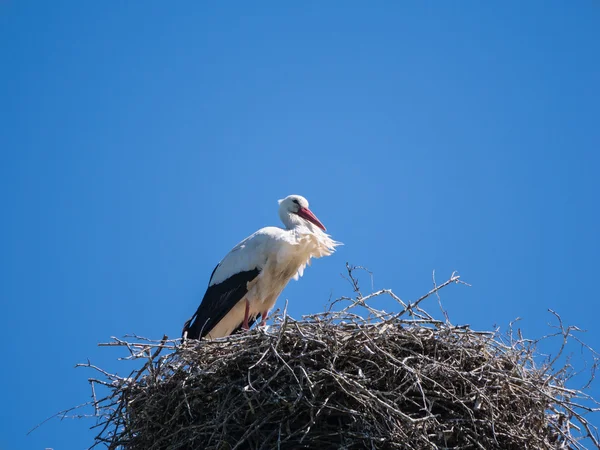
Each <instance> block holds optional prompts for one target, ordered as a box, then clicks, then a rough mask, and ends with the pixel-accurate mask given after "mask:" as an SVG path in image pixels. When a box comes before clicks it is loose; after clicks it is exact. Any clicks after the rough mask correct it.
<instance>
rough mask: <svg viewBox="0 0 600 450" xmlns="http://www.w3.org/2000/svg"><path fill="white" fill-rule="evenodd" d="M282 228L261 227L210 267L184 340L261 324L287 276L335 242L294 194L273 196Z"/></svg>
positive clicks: (295, 273)
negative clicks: (275, 199)
mask: <svg viewBox="0 0 600 450" xmlns="http://www.w3.org/2000/svg"><path fill="white" fill-rule="evenodd" d="M279 217H280V218H281V221H282V222H283V224H284V225H285V229H281V228H277V227H266V228H261V229H260V230H258V231H257V232H256V233H254V234H253V235H251V236H249V237H247V238H246V239H244V240H243V241H242V242H240V243H239V244H238V245H236V246H235V247H234V248H233V250H231V251H230V252H229V253H228V254H227V256H225V258H223V260H222V261H221V262H220V263H219V264H218V265H217V267H215V270H214V271H213V273H212V275H211V277H210V281H209V283H208V289H207V290H206V293H205V294H204V298H203V299H202V302H201V303H200V306H199V307H198V310H197V311H196V313H195V314H194V315H193V316H192V318H191V319H190V320H188V321H187V322H186V323H185V324H184V326H183V332H182V336H183V338H186V337H187V338H188V339H200V338H201V337H205V336H206V337H207V338H208V339H214V338H218V337H223V336H229V335H230V334H232V333H234V332H236V331H238V330H239V329H240V328H244V329H246V330H247V329H249V328H250V326H252V324H253V323H254V321H255V320H256V318H257V317H258V315H260V316H261V319H262V320H261V323H260V325H261V326H264V325H265V322H266V320H267V315H268V313H269V311H270V309H271V308H272V307H273V305H275V302H276V301H277V297H279V294H281V291H283V288H285V286H286V285H287V284H288V282H289V281H290V279H292V278H294V279H295V280H297V279H298V277H301V276H302V274H303V272H304V268H305V267H306V265H307V264H308V265H310V259H311V258H320V257H322V256H328V255H330V254H331V253H333V252H334V249H335V247H336V246H337V245H340V243H339V242H336V241H334V240H333V239H331V238H330V237H329V235H327V234H325V233H324V231H325V227H324V226H323V224H322V223H321V222H320V221H319V219H317V217H316V216H315V215H314V214H313V213H312V212H311V210H310V209H308V201H307V200H306V199H305V198H304V197H302V196H300V195H290V196H288V197H286V198H284V199H283V200H279Z"/></svg>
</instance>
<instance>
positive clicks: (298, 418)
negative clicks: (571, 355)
mask: <svg viewBox="0 0 600 450" xmlns="http://www.w3.org/2000/svg"><path fill="white" fill-rule="evenodd" d="M349 275H350V277H351V280H353V282H355V288H356V289H355V290H356V292H357V295H356V298H354V299H341V300H350V302H349V304H348V305H347V306H345V307H343V308H341V309H338V310H337V311H333V310H330V311H328V312H324V313H320V314H313V315H309V316H304V317H303V319H302V320H294V319H292V318H291V317H289V316H288V315H287V314H286V312H285V311H284V312H283V313H282V314H280V315H279V314H278V315H276V316H275V317H274V319H273V320H274V325H272V326H271V327H270V328H269V329H267V330H263V329H256V330H252V331H250V332H245V333H241V334H238V335H235V336H230V337H228V338H223V339H217V340H214V341H186V342H183V343H181V341H180V340H167V339H166V337H165V338H164V339H163V340H162V341H152V340H148V339H143V338H139V337H138V338H137V339H136V340H135V342H128V341H124V340H120V339H114V341H113V342H111V343H109V344H104V345H113V346H115V345H116V346H124V347H126V348H127V349H128V350H129V352H130V355H129V357H128V358H126V359H137V358H141V359H143V360H145V364H144V366H143V367H142V368H140V369H137V370H135V371H134V372H133V373H132V374H131V376H129V377H120V376H117V375H112V374H109V373H107V372H105V371H104V370H102V369H100V368H98V367H95V366H93V365H91V364H89V363H88V364H85V366H88V367H92V368H94V369H96V370H97V371H99V372H100V373H101V374H102V375H103V376H102V377H97V378H92V379H90V381H91V383H92V390H93V395H94V401H93V404H94V406H95V410H96V415H97V417H99V421H98V424H97V425H96V427H99V430H100V431H99V434H98V436H97V437H96V444H95V445H98V444H105V445H106V446H107V447H109V448H111V449H117V448H122V449H126V450H158V449H173V450H175V449H220V450H221V449H223V450H225V449H227V450H231V449H300V448H312V449H362V448H368V449H394V448H398V449H476V448H480V449H555V448H584V447H583V444H582V443H581V442H582V441H581V439H583V438H586V437H587V441H586V442H591V443H592V444H593V445H594V446H597V443H598V440H597V431H596V430H595V429H594V428H593V427H592V426H591V425H590V424H589V423H588V422H587V421H586V419H585V418H584V414H585V413H586V412H589V411H593V409H592V408H590V407H586V406H584V405H582V404H580V403H581V402H583V403H586V402H589V401H590V398H589V397H588V396H587V395H585V394H584V393H583V392H581V391H577V390H573V389H569V388H567V387H566V386H565V383H566V381H567V380H568V379H569V377H570V376H571V375H570V373H571V372H570V369H569V367H570V366H568V365H567V366H564V367H561V368H557V367H556V364H557V361H558V360H559V359H564V358H558V357H557V358H555V359H554V360H553V361H548V360H546V361H545V362H544V363H543V364H541V365H538V364H536V363H535V362H534V359H536V360H537V359H539V355H538V354H537V353H536V350H535V348H536V345H535V344H536V342H533V341H530V340H526V339H522V338H520V337H513V336H510V337H506V336H505V337H501V336H500V335H499V334H498V333H497V332H476V331H473V330H471V329H470V328H469V327H468V326H454V325H451V324H450V323H449V321H448V320H443V321H440V320H435V319H434V318H433V317H432V316H430V315H429V314H428V313H427V312H425V311H423V310H422V309H421V308H420V307H419V303H420V302H421V301H422V300H423V299H425V298H427V297H428V296H429V295H431V294H433V293H436V292H437V291H438V290H439V289H440V288H441V287H444V286H446V285H448V284H450V283H456V282H459V279H458V277H456V276H453V277H451V278H450V279H449V280H448V281H447V282H446V283H444V284H442V285H441V286H436V287H435V289H434V290H432V291H431V292H429V293H428V294H427V295H425V296H423V297H421V299H419V300H417V301H415V302H413V303H409V304H406V303H404V302H402V300H400V299H399V298H398V297H397V296H395V295H394V294H393V293H392V292H391V291H387V290H384V291H379V292H376V293H374V294H371V295H369V296H366V297H363V296H362V295H361V294H360V292H359V290H358V284H357V283H356V281H355V280H354V278H352V273H351V271H349ZM379 295H391V296H392V297H393V298H394V299H396V300H397V301H398V302H399V304H400V305H401V308H402V309H401V311H400V312H399V313H394V314H391V313H385V312H383V311H379V310H375V309H373V308H371V307H370V306H368V303H367V300H372V299H373V298H374V297H376V296H379ZM341 305H342V306H343V305H344V304H343V303H341ZM359 311H360V312H362V313H363V314H360V315H359V314H358V312H359ZM558 319H560V318H558ZM572 331H573V329H571V328H567V329H565V328H563V327H562V324H561V326H560V327H559V329H558V331H557V333H556V334H558V335H559V336H563V337H564V339H565V340H566V338H567V337H568V336H569V335H570V334H571V332H572ZM510 334H511V335H512V334H513V333H512V332H511V333H510ZM563 347H564V343H563ZM563 347H561V350H562V348H563ZM563 362H564V361H563ZM98 384H100V385H102V386H104V388H103V389H105V390H106V391H107V393H106V396H104V397H103V398H102V399H98V398H97V397H96V390H98ZM578 402H579V403H578Z"/></svg>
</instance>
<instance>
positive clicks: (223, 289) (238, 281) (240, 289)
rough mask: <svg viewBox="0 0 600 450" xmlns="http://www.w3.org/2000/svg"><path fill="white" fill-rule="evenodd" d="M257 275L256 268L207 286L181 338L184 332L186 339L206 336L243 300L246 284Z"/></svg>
mask: <svg viewBox="0 0 600 450" xmlns="http://www.w3.org/2000/svg"><path fill="white" fill-rule="evenodd" d="M218 268H219V266H217V267H216V268H215V270H214V271H213V277H214V274H215V272H216V271H217V269H218ZM259 273H260V270H259V269H258V268H255V269H253V270H248V271H244V272H238V273H236V274H234V275H232V276H231V277H229V278H227V279H226V280H224V281H222V282H221V283H219V284H213V285H211V286H209V287H208V289H207V290H206V293H205V294H204V298H203V299H202V303H200V306H199V307H198V310H197V311H196V313H195V314H194V315H193V316H192V318H191V319H190V320H188V321H187V322H186V323H185V324H184V325H183V332H182V336H183V335H185V333H186V332H187V337H188V339H200V338H202V337H204V336H206V335H207V334H208V333H209V332H210V330H212V329H213V328H214V327H215V325H217V324H218V323H219V322H220V321H221V319H223V317H225V315H226V314H227V313H228V312H229V311H230V310H231V308H233V307H234V306H235V305H236V304H237V303H238V302H239V301H240V300H241V299H242V298H244V295H246V293H247V292H248V289H247V283H248V282H249V281H252V280H254V279H255V278H256V277H257V276H258V274H259Z"/></svg>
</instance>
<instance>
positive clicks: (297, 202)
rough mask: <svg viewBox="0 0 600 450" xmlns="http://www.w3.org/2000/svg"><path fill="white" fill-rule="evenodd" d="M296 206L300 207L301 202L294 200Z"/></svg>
mask: <svg viewBox="0 0 600 450" xmlns="http://www.w3.org/2000/svg"><path fill="white" fill-rule="evenodd" d="M292 201H293V202H294V203H295V204H296V205H298V206H300V202H299V201H298V200H297V199H294V200H292Z"/></svg>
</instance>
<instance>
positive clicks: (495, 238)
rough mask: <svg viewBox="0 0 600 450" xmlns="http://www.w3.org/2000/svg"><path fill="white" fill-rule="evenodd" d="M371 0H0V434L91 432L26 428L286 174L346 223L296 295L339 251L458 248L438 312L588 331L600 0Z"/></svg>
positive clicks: (326, 270) (395, 264) (378, 281)
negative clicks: (455, 278) (556, 323)
mask: <svg viewBox="0 0 600 450" xmlns="http://www.w3.org/2000/svg"><path fill="white" fill-rule="evenodd" d="M370 5H371V6H367V3H366V2H358V1H344V2H327V3H325V2H274V1H265V2H259V3H256V2H252V3H250V2H235V1H234V2H229V3H228V4H227V5H224V4H220V5H217V4H216V3H213V4H211V5H208V4H207V3H206V2H177V3H176V4H173V3H171V4H168V3H166V2H158V1H144V2H120V3H119V4H116V3H114V2H113V3H112V4H110V5H109V4H108V3H106V2H75V1H70V2H67V1H52V2H42V1H37V2H35V1H19V2H17V1H15V0H4V1H2V2H0V42H1V44H0V57H1V61H2V67H3V69H2V70H1V71H0V99H1V103H2V107H1V108H0V123H1V124H2V126H0V149H1V151H0V188H1V189H0V195H1V198H0V200H1V211H2V220H1V221H0V248H1V254H2V257H1V258H0V269H1V271H0V273H1V274H2V275H1V280H0V298H1V299H2V306H3V308H2V309H3V314H2V315H1V316H0V325H1V326H2V330H3V333H4V336H5V345H4V348H3V355H2V360H3V370H1V371H0V385H1V386H3V395H2V399H3V405H4V407H3V408H2V409H1V412H0V424H1V425H0V449H1V450H4V449H7V450H8V449H10V450H21V449H43V448H46V447H49V448H54V449H56V450H58V449H60V450H70V449H82V448H86V447H87V446H88V445H89V444H91V442H92V437H93V432H92V431H89V430H88V427H89V426H90V425H92V423H91V422H84V421H75V420H73V421H68V420H67V421H63V422H59V421H53V422H50V423H48V424H46V425H44V426H43V427H42V428H40V429H38V430H37V431H36V432H34V433H33V434H32V435H30V436H25V433H26V432H27V430H28V429H29V428H31V427H33V426H34V425H36V424H37V423H38V422H40V421H41V420H43V419H44V418H46V417H47V416H49V415H51V414H53V413H54V412H56V411H59V410H61V409H64V408H68V407H70V406H73V405H75V404H79V403H82V402H84V401H86V400H88V398H89V394H90V393H89V387H88V384H87V381H86V380H87V377H88V376H90V375H91V374H90V373H88V372H86V371H85V370H83V369H77V370H75V369H74V368H73V366H74V365H75V364H76V363H78V362H84V361H85V360H86V359H87V358H90V359H91V361H92V362H94V363H96V364H98V365H100V366H102V367H105V368H107V369H109V370H116V371H119V370H121V371H122V370H123V368H122V366H121V365H120V364H119V363H118V362H116V358H117V357H118V356H121V354H120V353H119V352H118V351H116V350H110V349H100V348H98V347H97V346H96V344H97V343H98V342H103V341H107V340H108V339H110V336H113V335H114V336H123V335H124V334H126V333H134V332H135V333H138V334H140V335H145V336H149V337H154V338H160V337H162V335H163V334H164V333H166V334H168V335H169V336H172V337H176V336H178V335H179V333H180V329H181V326H182V324H183V322H184V321H185V320H186V319H187V318H188V317H189V316H190V315H191V314H192V313H193V311H194V310H195V309H196V307H197V305H198V303H199V301H200V299H201V297H202V295H203V293H204V289H205V287H206V284H207V282H208V277H209V275H210V273H211V271H212V269H213V267H214V266H215V265H216V263H217V262H218V261H219V260H220V259H221V258H222V257H223V256H224V255H225V254H226V253H227V251H229V249H230V248H231V247H233V246H234V245H235V244H236V243H237V242H238V241H240V240H241V239H243V238H244V237H246V236H247V235H249V234H250V233H252V232H254V231H255V230H256V229H258V228H260V227H262V226H266V225H277V224H278V217H277V202H276V201H277V199H279V198H282V197H284V196H286V195H288V194H291V193H298V194H302V195H304V196H306V197H307V198H308V199H309V201H310V202H311V209H312V210H313V211H314V212H315V213H316V214H317V215H318V216H319V218H320V219H321V221H322V222H323V223H324V224H325V225H326V226H327V227H328V230H329V231H330V232H331V234H332V235H333V236H334V237H335V238H336V239H338V240H340V241H342V242H344V243H345V246H344V247H341V248H340V249H339V251H338V252H337V253H336V254H335V255H334V256H332V257H329V258H325V259H323V260H319V261H316V262H315V263H314V264H313V266H312V267H311V268H310V269H309V270H307V272H306V273H305V276H304V278H303V279H301V280H300V281H299V282H292V283H291V284H290V285H289V286H288V288H287V289H286V290H285V291H284V294H283V295H282V297H281V298H280V302H279V305H281V304H283V300H285V299H289V312H290V313H291V314H292V315H293V316H296V317H298V316H300V315H301V314H305V313H311V312H317V311H319V310H321V308H322V307H323V305H324V304H325V303H326V302H327V299H328V298H329V297H330V296H333V297H336V296H340V295H347V294H349V293H350V289H349V287H348V285H347V283H346V282H345V281H344V280H343V279H342V278H341V277H340V273H342V272H343V271H344V264H345V262H346V261H349V262H351V263H353V264H359V265H363V266H366V267H368V268H369V269H370V270H371V271H373V273H374V287H375V288H384V287H385V288H392V289H393V290H394V291H395V292H396V293H397V294H398V295H399V296H400V297H402V298H403V299H405V300H410V299H415V298H416V297H418V296H419V295H420V294H422V293H424V292H426V291H427V290H429V289H430V287H431V274H432V271H433V270H435V271H436V274H437V277H438V281H443V280H444V279H446V278H447V277H448V276H449V275H450V273H451V272H452V271H453V270H459V271H460V273H461V275H462V276H463V278H464V279H465V280H466V281H468V282H470V283H471V284H472V285H473V286H472V287H471V288H467V287H464V286H451V287H449V288H447V289H446V290H444V291H443V295H442V298H443V301H444V305H445V306H446V308H447V309H448V310H449V314H450V317H451V319H452V320H453V322H456V323H461V324H464V323H469V324H471V325H472V326H473V327H475V328H479V329H492V327H494V326H496V325H498V326H502V327H505V326H506V325H507V324H508V323H509V322H510V321H511V320H513V319H515V318H516V317H521V318H522V321H521V326H522V327H523V330H524V333H525V334H526V335H527V336H530V337H539V336H541V335H543V334H545V333H546V332H547V331H548V329H547V323H548V322H549V321H550V320H551V317H550V316H549V314H548V313H547V312H546V310H547V308H552V309H554V310H556V311H558V312H559V313H560V314H561V315H562V317H563V319H564V320H565V322H567V323H571V324H575V325H578V326H579V327H580V328H582V329H587V330H589V331H588V333H587V334H586V335H584V337H583V339H584V340H585V341H586V342H588V343H590V344H591V345H596V347H600V345H598V344H599V339H600V331H598V330H597V327H596V318H597V316H598V314H599V313H600V308H599V307H598V300H597V298H596V297H597V294H596V292H595V281H596V278H597V275H598V271H599V265H598V253H599V251H600V243H599V239H598V229H599V228H600V218H599V213H598V208H597V204H598V193H599V189H598V188H599V182H598V179H597V175H596V172H597V168H598V164H599V163H600V156H599V149H600V126H598V123H599V119H598V118H599V117H600V83H599V82H598V80H600V58H598V55H600V8H599V7H598V4H597V3H596V2H593V1H581V2H558V1H550V2H542V1H537V0H532V1H528V2H517V1H507V2H501V3H499V2H494V3H493V4H492V3H490V2H487V3H483V2H475V1H465V2H460V3H455V2H435V3H434V2H392V1H388V2H385V1H384V2H379V3H377V5H376V6H375V5H374V4H370ZM363 285H364V287H365V290H369V289H370V286H369V282H368V281H367V280H366V279H365V280H364V282H363ZM381 302H382V303H380V304H379V305H378V306H381V307H386V308H388V309H389V308H391V307H392V306H393V305H392V304H391V303H386V301H384V300H381ZM428 305H429V309H431V310H432V311H435V310H436V309H437V304H436V303H435V302H434V301H432V302H430V303H429V304H428ZM426 306H427V305H426ZM576 350H577V349H575V351H576ZM594 392H595V393H596V394H600V389H599V388H598V387H597V386H596V387H595V389H594ZM594 421H595V422H596V423H599V422H600V421H599V420H598V419H594Z"/></svg>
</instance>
